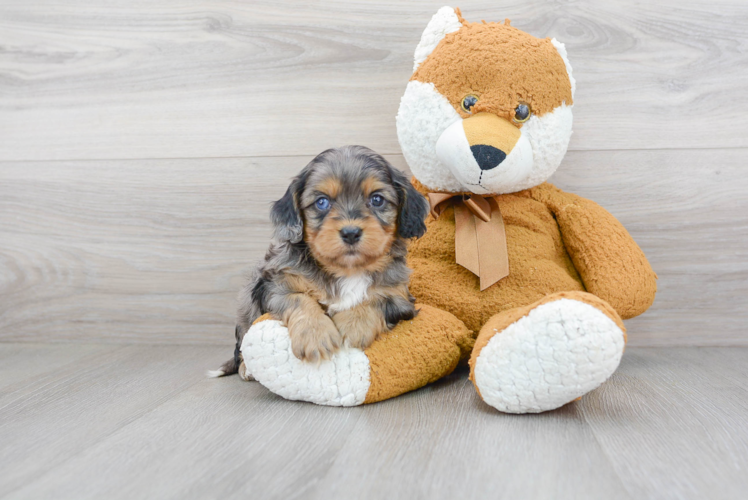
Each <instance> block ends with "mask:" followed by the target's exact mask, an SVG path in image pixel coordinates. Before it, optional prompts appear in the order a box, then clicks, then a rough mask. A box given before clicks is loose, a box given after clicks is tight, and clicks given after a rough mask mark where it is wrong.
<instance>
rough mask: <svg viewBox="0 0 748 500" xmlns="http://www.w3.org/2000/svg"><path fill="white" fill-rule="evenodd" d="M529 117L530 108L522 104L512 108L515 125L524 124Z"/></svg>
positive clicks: (530, 114) (530, 113)
mask: <svg viewBox="0 0 748 500" xmlns="http://www.w3.org/2000/svg"><path fill="white" fill-rule="evenodd" d="M531 116H532V111H531V110H530V106H529V105H527V104H525V103H524V102H521V103H519V105H518V106H517V107H516V108H514V121H515V122H517V123H525V122H526V121H527V120H529V119H530V117H531Z"/></svg>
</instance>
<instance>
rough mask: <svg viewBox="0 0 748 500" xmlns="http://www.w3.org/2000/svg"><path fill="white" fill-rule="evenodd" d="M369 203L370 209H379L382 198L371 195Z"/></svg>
mask: <svg viewBox="0 0 748 500" xmlns="http://www.w3.org/2000/svg"><path fill="white" fill-rule="evenodd" d="M369 203H371V206H372V207H376V208H379V207H381V206H382V205H384V197H383V196H382V195H381V194H373V195H371V198H369Z"/></svg>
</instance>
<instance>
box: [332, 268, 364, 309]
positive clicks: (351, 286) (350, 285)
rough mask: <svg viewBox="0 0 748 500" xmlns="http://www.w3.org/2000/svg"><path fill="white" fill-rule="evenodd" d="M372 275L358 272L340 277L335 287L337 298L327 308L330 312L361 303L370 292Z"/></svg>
mask: <svg viewBox="0 0 748 500" xmlns="http://www.w3.org/2000/svg"><path fill="white" fill-rule="evenodd" d="M370 286H371V277H370V276H369V275H368V274H358V275H353V276H348V277H345V278H340V279H338V282H337V284H336V289H335V300H334V302H331V303H330V304H329V306H328V308H327V313H328V314H331V315H332V314H335V313H338V312H340V311H345V310H346V309H350V308H352V307H355V306H357V305H359V304H360V303H361V302H363V301H364V300H365V299H366V297H367V296H368V294H369V287H370Z"/></svg>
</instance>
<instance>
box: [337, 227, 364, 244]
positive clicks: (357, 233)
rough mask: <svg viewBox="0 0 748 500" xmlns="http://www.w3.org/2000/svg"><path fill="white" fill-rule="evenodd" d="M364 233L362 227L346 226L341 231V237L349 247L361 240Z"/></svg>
mask: <svg viewBox="0 0 748 500" xmlns="http://www.w3.org/2000/svg"><path fill="white" fill-rule="evenodd" d="M363 232H364V231H363V230H362V229H361V228H360V227H355V226H345V227H344V228H343V229H341V230H340V237H341V238H343V241H345V242H346V243H348V244H349V245H353V244H355V243H357V242H358V240H360V239H361V233H363Z"/></svg>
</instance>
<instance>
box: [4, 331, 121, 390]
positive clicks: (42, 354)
mask: <svg viewBox="0 0 748 500" xmlns="http://www.w3.org/2000/svg"><path fill="white" fill-rule="evenodd" d="M120 348H121V346H118V345H117V344H111V345H106V344H72V343H71V344H32V343H28V342H26V343H18V344H17V343H12V342H2V343H0V399H1V398H2V397H4V396H5V395H7V394H9V393H10V392H15V391H18V390H20V389H21V388H23V387H26V386H28V385H29V384H34V383H36V380H37V379H38V378H39V377H40V376H45V375H47V374H49V373H50V372H57V371H59V370H62V369H64V368H66V367H67V366H68V365H72V364H76V363H83V364H85V363H88V362H89V361H90V359H95V358H98V357H105V356H108V355H110V354H111V353H113V352H114V351H116V350H117V349H120Z"/></svg>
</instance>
